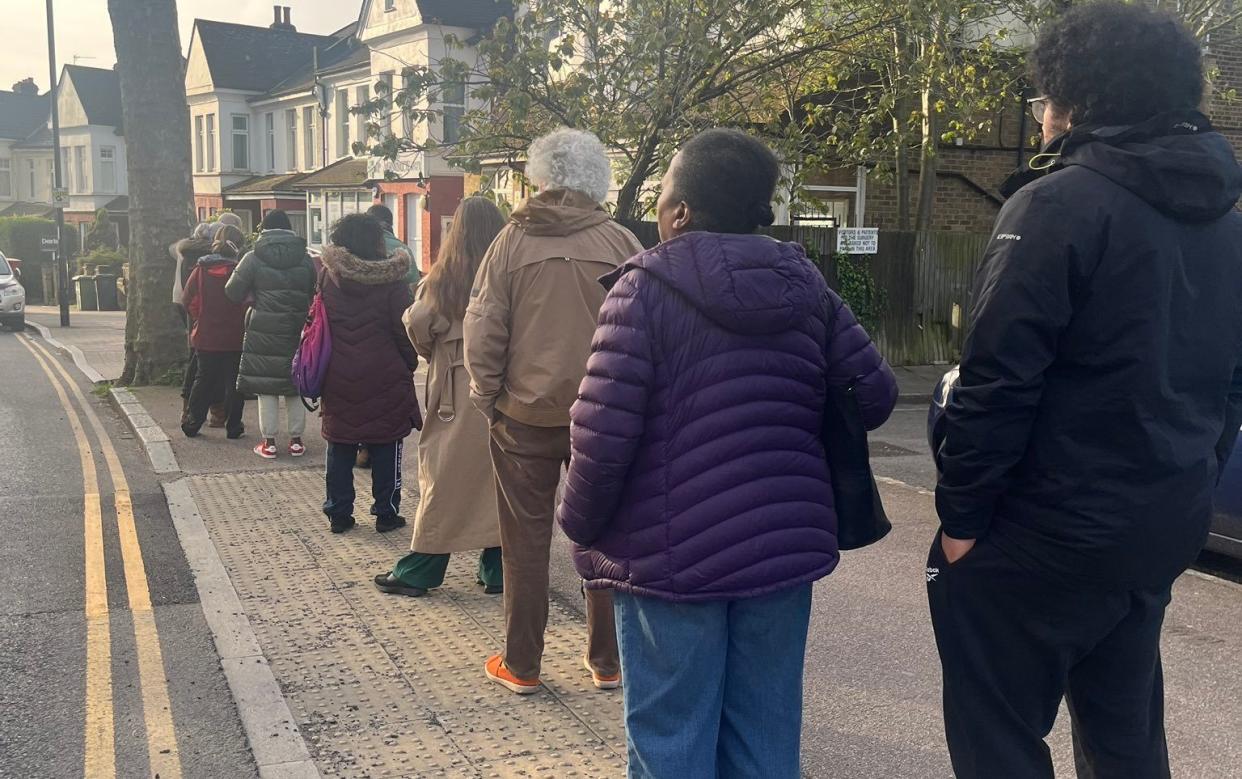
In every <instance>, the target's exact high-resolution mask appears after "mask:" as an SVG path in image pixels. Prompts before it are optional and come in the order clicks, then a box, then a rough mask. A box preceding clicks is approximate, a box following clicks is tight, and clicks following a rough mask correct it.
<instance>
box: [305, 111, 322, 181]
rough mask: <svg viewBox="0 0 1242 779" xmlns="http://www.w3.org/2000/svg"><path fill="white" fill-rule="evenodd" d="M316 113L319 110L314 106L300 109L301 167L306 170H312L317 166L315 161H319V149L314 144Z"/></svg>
mask: <svg viewBox="0 0 1242 779" xmlns="http://www.w3.org/2000/svg"><path fill="white" fill-rule="evenodd" d="M318 112H319V109H318V108H316V107H315V106H303V108H302V157H303V159H302V165H303V166H305V167H306V169H307V170H314V169H315V166H316V165H317V164H318V163H317V162H316V160H318V159H319V149H318V147H317V145H316V143H315V126H316V125H317V124H319V123H318V122H317V121H315V119H316V117H315V115H316V114H317V113H318ZM308 119H309V120H310V121H307V120H308Z"/></svg>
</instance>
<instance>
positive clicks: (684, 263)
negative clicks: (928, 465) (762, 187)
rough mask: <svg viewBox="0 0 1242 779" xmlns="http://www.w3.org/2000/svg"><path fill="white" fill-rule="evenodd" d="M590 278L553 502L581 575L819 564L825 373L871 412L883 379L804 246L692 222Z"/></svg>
mask: <svg viewBox="0 0 1242 779" xmlns="http://www.w3.org/2000/svg"><path fill="white" fill-rule="evenodd" d="M604 282H605V285H612V289H611V291H610V293H609V295H608V298H607V300H606V301H605V302H604V307H603V309H602V310H601V311H600V316H599V328H598V329H597V330H596V333H595V341H594V344H593V346H592V354H591V358H590V361H589V362H588V363H587V376H586V378H585V379H584V380H583V382H582V388H581V392H580V394H579V400H578V402H577V403H576V404H575V405H574V407H573V411H572V418H573V433H572V435H573V460H572V462H571V464H570V468H569V476H568V480H567V483H566V489H565V497H564V501H563V502H562V504H561V506H560V508H559V510H558V519H559V521H560V524H561V527H562V528H563V529H564V530H565V534H566V535H568V536H569V537H570V538H571V539H572V540H573V541H574V542H575V543H576V544H578V546H577V548H576V549H575V563H576V565H577V568H578V571H579V573H581V574H582V577H583V578H584V579H585V580H586V583H587V587H590V588H593V589H602V588H609V587H612V588H617V589H621V590H627V591H630V592H633V593H636V594H639V595H649V596H653V597H657V598H663V599H666V600H673V601H708V600H732V599H736V598H745V597H752V596H759V595H764V594H767V593H771V592H774V591H777V590H781V589H784V588H788V587H793V586H796V585H799V584H804V583H806V582H811V581H815V580H816V579H819V578H821V577H823V576H826V575H827V574H828V573H830V572H831V571H832V569H833V568H834V567H835V566H836V564H837V560H838V558H839V555H838V551H837V539H836V527H837V521H836V515H835V514H834V512H833V495H832V486H831V482H830V480H829V474H828V464H827V462H826V461H825V459H824V447H823V443H822V441H821V439H820V426H821V423H822V419H823V408H824V402H825V397H826V390H825V388H826V386H827V385H828V384H833V385H847V384H850V383H854V384H855V385H856V387H857V396H858V399H859V402H860V405H861V408H862V412H863V415H864V417H865V422H866V424H867V427H868V428H869V429H874V428H876V427H878V426H879V425H881V424H883V422H884V421H885V420H886V419H887V418H888V415H889V414H890V413H891V412H892V409H893V405H894V404H895V403H896V399H897V385H896V381H895V380H894V379H893V373H892V370H891V369H890V368H889V367H888V364H887V363H886V362H885V361H884V359H883V358H882V357H881V356H880V353H879V351H878V350H877V349H876V348H875V346H874V345H873V344H872V343H871V338H870V337H869V336H868V335H867V333H866V331H865V330H863V328H862V327H861V326H860V325H859V324H858V322H857V320H855V319H854V315H853V314H852V313H851V312H850V310H849V308H847V307H846V306H845V304H844V303H842V302H841V299H840V298H839V297H837V295H836V294H835V293H833V292H831V291H830V290H829V289H828V287H827V285H826V284H825V283H824V279H823V276H822V275H821V274H820V272H819V271H818V270H817V269H816V268H815V267H814V266H813V265H812V264H811V263H810V262H809V261H808V260H807V258H806V255H805V254H804V253H803V251H802V247H800V246H798V245H796V244H792V243H780V242H778V241H774V240H772V239H770V238H766V237H763V236H756V235H723V234H716V233H689V234H686V235H682V236H680V237H678V238H675V239H673V240H671V241H667V242H665V243H663V244H661V245H660V246H657V247H656V248H654V249H652V250H650V251H648V252H646V253H644V254H640V255H638V256H637V257H635V258H634V259H632V260H630V261H629V262H628V263H627V264H626V265H624V266H623V267H621V268H619V269H618V270H617V272H615V273H613V274H611V275H610V276H607V277H605V279H604Z"/></svg>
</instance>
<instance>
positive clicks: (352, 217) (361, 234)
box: [328, 214, 388, 260]
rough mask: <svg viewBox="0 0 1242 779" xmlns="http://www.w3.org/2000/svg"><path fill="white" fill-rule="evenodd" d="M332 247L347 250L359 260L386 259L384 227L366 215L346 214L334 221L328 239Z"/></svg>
mask: <svg viewBox="0 0 1242 779" xmlns="http://www.w3.org/2000/svg"><path fill="white" fill-rule="evenodd" d="M328 240H330V241H331V242H332V243H333V244H334V245H336V246H340V247H341V248H342V249H348V250H349V253H350V254H352V255H354V256H355V257H357V258H358V259H360V260H383V259H387V257H388V252H387V251H386V250H385V248H384V227H383V225H381V224H380V223H379V222H378V221H376V219H375V218H374V217H370V216H367V215H366V214H348V215H346V216H343V217H341V218H340V219H338V220H336V222H334V223H333V225H332V231H331V234H330V235H329V237H328Z"/></svg>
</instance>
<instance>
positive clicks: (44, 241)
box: [39, 238, 60, 252]
mask: <svg viewBox="0 0 1242 779" xmlns="http://www.w3.org/2000/svg"><path fill="white" fill-rule="evenodd" d="M39 248H40V249H42V250H43V251H45V252H57V251H60V239H58V238H40V239H39Z"/></svg>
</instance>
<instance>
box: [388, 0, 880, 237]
mask: <svg viewBox="0 0 1242 779" xmlns="http://www.w3.org/2000/svg"><path fill="white" fill-rule="evenodd" d="M829 20H830V22H829ZM884 23H885V20H884V19H879V18H873V17H864V16H863V15H860V14H857V13H855V12H854V11H853V10H852V9H850V8H848V7H844V6H841V5H839V4H831V7H830V6H829V4H828V3H827V2H825V0H696V2H693V3H684V2H673V3H670V2H667V0H630V1H629V2H626V3H605V4H599V3H579V2H576V0H546V1H545V2H539V3H531V4H529V5H528V6H527V10H526V12H525V13H523V14H522V15H520V16H518V17H517V18H515V19H502V20H501V21H500V22H499V23H498V24H497V26H496V28H495V30H494V31H493V33H492V34H491V35H490V36H488V37H486V38H484V39H483V40H482V41H480V42H479V43H478V44H477V46H476V48H477V51H478V57H477V60H476V58H474V57H471V56H466V55H465V54H463V53H462V51H461V49H460V48H457V49H455V48H454V46H453V44H454V43H455V42H454V41H453V40H451V39H450V40H448V41H447V42H446V45H447V46H448V48H449V50H450V55H449V56H447V57H445V58H443V59H441V60H440V61H438V62H434V63H431V64H430V65H429V66H426V67H411V68H406V69H405V72H404V73H403V81H402V83H403V87H402V88H401V90H400V91H399V92H397V94H396V95H395V99H394V100H393V101H392V106H393V107H391V108H390V107H389V102H390V101H389V100H387V99H386V97H383V96H381V97H377V99H376V100H375V101H373V103H372V104H371V105H370V106H368V107H367V108H366V110H367V111H368V112H370V113H371V114H372V116H373V117H377V121H373V122H372V123H371V128H372V136H373V138H374V139H375V141H376V142H375V143H373V144H371V146H370V150H371V152H372V153H373V154H376V155H379V156H382V157H386V158H387V159H389V160H390V161H392V162H393V163H394V164H397V165H400V162H401V160H402V159H404V158H406V157H407V155H408V154H409V153H411V152H420V151H427V150H431V149H440V150H442V151H443V152H445V153H446V154H447V155H449V156H450V158H452V159H454V160H455V161H456V162H457V164H459V165H460V166H461V167H463V168H464V169H466V170H470V171H478V170H480V169H481V168H483V167H484V165H485V164H487V165H496V164H501V165H505V164H508V165H511V166H514V167H520V161H521V159H522V157H523V155H524V154H525V151H526V149H527V147H528V146H529V144H530V142H531V141H532V140H533V139H534V138H536V137H538V136H539V135H541V134H543V133H545V132H547V131H548V130H551V129H553V128H555V127H557V126H569V127H579V128H583V129H587V130H590V131H591V132H593V133H595V134H596V135H597V136H599V138H600V140H602V141H603V142H604V145H605V146H606V147H607V148H608V149H609V152H610V153H611V155H612V156H613V159H614V163H615V166H616V174H617V180H618V182H619V183H620V194H619V196H618V202H617V209H616V211H617V216H618V217H621V218H631V219H632V218H635V217H638V216H640V215H641V214H642V213H644V212H645V211H646V210H647V206H648V205H649V204H650V201H651V197H652V194H653V193H652V192H651V191H650V186H649V184H650V183H651V182H653V181H654V180H655V179H656V178H657V177H658V174H659V173H660V171H661V170H662V168H663V167H664V166H665V165H667V162H668V160H669V158H670V157H671V156H672V154H673V153H674V152H675V150H676V148H677V147H678V146H679V145H680V144H681V143H682V142H683V141H684V140H685V139H687V138H688V137H689V136H691V135H693V134H694V133H696V132H698V131H699V130H702V129H705V128H707V127H714V126H741V127H746V128H748V129H749V130H750V131H752V132H754V133H757V134H759V135H761V136H763V137H764V138H765V139H766V140H768V141H769V142H770V143H771V144H772V145H774V146H776V147H778V149H780V150H782V151H785V150H789V149H792V148H796V147H798V146H799V145H800V144H802V143H804V142H805V141H806V138H805V136H804V133H803V128H802V127H801V126H800V125H798V124H797V123H795V122H791V121H789V117H790V115H791V114H790V109H791V105H792V103H791V98H796V96H794V95H792V93H791V91H790V90H789V89H788V88H786V87H787V85H786V84H785V82H786V81H787V80H788V74H789V72H790V71H791V70H797V69H805V68H809V67H812V66H813V65H814V63H815V62H816V61H818V60H819V59H822V58H823V57H824V56H825V55H826V54H827V53H828V52H830V51H832V50H834V49H836V48H837V47H840V46H842V45H844V44H845V43H846V42H847V41H849V40H851V39H852V38H854V37H857V36H860V35H863V34H864V33H865V32H867V31H870V30H872V29H873V28H876V27H879V26H882V25H883V24H884ZM463 83H464V84H466V85H467V91H468V93H469V94H470V96H471V97H472V98H473V100H472V101H471V106H472V110H469V111H468V112H467V113H466V115H465V117H464V118H463V120H462V122H461V130H462V132H461V138H460V139H459V140H458V141H457V142H455V143H453V144H451V145H450V144H445V143H444V139H443V137H440V133H439V132H436V131H433V132H426V131H425V130H424V129H423V128H426V127H431V128H432V130H434V129H435V125H438V124H439V123H440V122H439V113H440V112H439V110H438V107H439V106H440V105H441V102H442V97H443V95H444V93H445V91H446V89H449V88H455V87H454V85H460V84H463ZM390 110H391V111H393V112H396V113H405V114H407V115H409V116H410V117H411V120H412V122H411V124H413V125H414V126H415V128H416V129H415V131H414V132H413V133H412V134H411V136H410V137H397V136H393V135H389V134H388V133H387V130H386V129H385V128H387V127H388V126H390V124H391V121H390V119H391V117H390V116H387V115H386V113H385V112H386V111H390ZM425 122H430V124H426V123H425Z"/></svg>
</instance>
